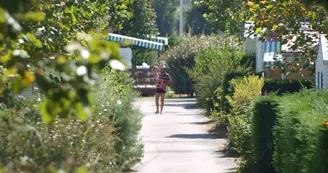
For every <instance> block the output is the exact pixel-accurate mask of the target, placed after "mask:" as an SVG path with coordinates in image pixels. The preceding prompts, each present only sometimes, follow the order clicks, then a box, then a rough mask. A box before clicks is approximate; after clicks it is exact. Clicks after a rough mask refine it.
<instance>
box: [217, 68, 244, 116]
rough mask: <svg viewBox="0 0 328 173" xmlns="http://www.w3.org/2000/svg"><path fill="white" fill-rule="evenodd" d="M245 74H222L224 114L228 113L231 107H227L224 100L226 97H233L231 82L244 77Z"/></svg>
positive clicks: (226, 101) (237, 72)
mask: <svg viewBox="0 0 328 173" xmlns="http://www.w3.org/2000/svg"><path fill="white" fill-rule="evenodd" d="M245 74H246V72H243V71H239V70H238V71H234V70H228V71H226V72H225V73H224V78H223V81H222V96H221V100H222V110H224V111H225V112H229V111H230V109H231V107H230V105H229V102H228V100H227V98H226V96H232V95H233V87H232V86H231V83H230V82H231V80H232V79H236V78H239V77H243V76H245Z"/></svg>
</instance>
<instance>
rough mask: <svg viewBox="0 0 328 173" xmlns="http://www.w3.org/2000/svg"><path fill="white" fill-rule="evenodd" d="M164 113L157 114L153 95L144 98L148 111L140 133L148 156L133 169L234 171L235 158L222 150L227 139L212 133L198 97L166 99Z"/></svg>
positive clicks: (201, 172)
mask: <svg viewBox="0 0 328 173" xmlns="http://www.w3.org/2000/svg"><path fill="white" fill-rule="evenodd" d="M165 101H166V103H165V107H164V111H163V114H154V112H155V104H154V99H153V98H140V99H139V100H138V101H137V103H136V106H138V107H139V108H140V109H141V110H142V112H143V113H144V118H143V127H142V130H141V133H140V136H141V137H142V140H143V142H144V143H145V147H144V150H145V152H144V158H143V160H142V161H141V162H140V163H139V164H137V165H136V166H135V167H134V168H133V170H136V172H140V173H164V172H165V173H169V172H170V173H234V172H235V168H236V167H237V165H236V163H235V161H234V158H229V157H226V156H225V155H224V153H223V151H222V149H223V146H224V144H225V143H226V140H225V139H222V138H221V139H220V138H218V137H217V136H216V135H213V134H209V132H208V129H209V120H208V119H207V118H205V117H204V116H203V114H202V112H201V110H199V109H197V108H196V100H195V99H166V100H165Z"/></svg>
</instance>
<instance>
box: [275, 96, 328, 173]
mask: <svg viewBox="0 0 328 173" xmlns="http://www.w3.org/2000/svg"><path fill="white" fill-rule="evenodd" d="M327 98H328V90H325V91H320V92H313V91H308V90H305V91H302V92H300V93H297V94H293V95H291V94H290V95H286V96H284V97H283V98H282V99H281V100H279V104H280V106H279V109H280V113H279V114H278V116H277V125H276V126H275V127H274V131H273V136H274V146H275V147H274V150H275V151H274V155H273V156H274V159H273V160H274V162H273V166H274V167H275V169H276V171H277V172H288V173H299V172H302V173H314V172H327V171H328V129H327V128H325V127H324V125H323V123H324V121H325V120H327V119H328V115H327V112H328V100H327Z"/></svg>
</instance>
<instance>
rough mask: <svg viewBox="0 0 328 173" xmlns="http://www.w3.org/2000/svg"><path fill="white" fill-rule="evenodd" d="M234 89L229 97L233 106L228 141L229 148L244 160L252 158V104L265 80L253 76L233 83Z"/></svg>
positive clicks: (229, 118) (259, 93)
mask: <svg viewBox="0 0 328 173" xmlns="http://www.w3.org/2000/svg"><path fill="white" fill-rule="evenodd" d="M231 83H232V86H233V88H234V91H235V92H234V94H233V96H227V99H228V101H229V103H230V104H231V106H232V110H231V113H230V114H229V117H228V120H229V126H228V127H229V130H228V140H229V146H230V147H231V148H232V149H234V150H236V151H237V152H238V153H239V154H240V155H241V156H242V159H247V158H249V157H250V153H251V143H250V141H251V137H252V119H253V118H252V114H251V102H252V101H253V100H254V99H255V98H257V97H258V96H260V95H261V90H262V87H263V85H264V79H263V78H259V77H258V76H255V75H252V76H248V77H246V76H245V77H244V78H243V79H241V80H240V81H238V82H237V81H236V80H235V79H233V80H232V81H231Z"/></svg>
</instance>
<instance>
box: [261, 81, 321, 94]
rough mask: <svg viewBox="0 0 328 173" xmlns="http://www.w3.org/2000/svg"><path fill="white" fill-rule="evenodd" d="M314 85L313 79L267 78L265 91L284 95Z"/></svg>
mask: <svg viewBox="0 0 328 173" xmlns="http://www.w3.org/2000/svg"><path fill="white" fill-rule="evenodd" d="M313 87H314V84H313V82H312V81H306V80H302V81H298V80H274V79H265V82H264V86H263V92H265V93H270V92H275V93H276V94H277V95H283V94H286V93H295V92H299V91H301V90H302V89H304V88H306V89H311V88H313Z"/></svg>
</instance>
